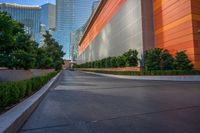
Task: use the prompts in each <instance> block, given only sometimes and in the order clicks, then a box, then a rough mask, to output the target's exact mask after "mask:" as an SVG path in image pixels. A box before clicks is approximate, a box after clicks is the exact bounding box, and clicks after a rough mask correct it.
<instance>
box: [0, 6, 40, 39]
mask: <svg viewBox="0 0 200 133" xmlns="http://www.w3.org/2000/svg"><path fill="white" fill-rule="evenodd" d="M0 11H5V12H7V13H8V14H9V15H10V16H11V17H12V18H13V19H15V20H16V21H18V22H20V23H22V24H24V25H25V31H26V32H27V33H29V34H30V35H31V36H32V39H33V40H35V41H37V42H38V43H39V42H40V15H41V14H40V11H41V7H39V6H30V5H18V4H8V3H0Z"/></svg>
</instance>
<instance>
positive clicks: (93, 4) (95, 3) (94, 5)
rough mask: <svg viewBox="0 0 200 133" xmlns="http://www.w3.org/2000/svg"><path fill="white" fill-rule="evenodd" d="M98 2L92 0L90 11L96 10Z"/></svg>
mask: <svg viewBox="0 0 200 133" xmlns="http://www.w3.org/2000/svg"><path fill="white" fill-rule="evenodd" d="M99 3H100V1H94V2H93V3H92V12H94V11H95V10H96V8H97V6H98V5H99Z"/></svg>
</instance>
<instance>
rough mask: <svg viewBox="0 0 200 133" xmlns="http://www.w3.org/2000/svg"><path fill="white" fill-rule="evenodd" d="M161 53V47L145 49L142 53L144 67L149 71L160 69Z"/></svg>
mask: <svg viewBox="0 0 200 133" xmlns="http://www.w3.org/2000/svg"><path fill="white" fill-rule="evenodd" d="M161 54H162V49H160V48H154V49H149V50H147V51H146V52H145V54H144V64H145V69H146V70H149V71H152V70H160V69H161Z"/></svg>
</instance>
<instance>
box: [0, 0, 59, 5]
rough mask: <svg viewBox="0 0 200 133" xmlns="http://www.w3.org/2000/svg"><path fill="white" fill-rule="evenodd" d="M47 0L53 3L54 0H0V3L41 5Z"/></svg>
mask: <svg viewBox="0 0 200 133" xmlns="http://www.w3.org/2000/svg"><path fill="white" fill-rule="evenodd" d="M48 2H49V3H54V4H55V0H0V3H17V4H24V5H43V4H45V3H48Z"/></svg>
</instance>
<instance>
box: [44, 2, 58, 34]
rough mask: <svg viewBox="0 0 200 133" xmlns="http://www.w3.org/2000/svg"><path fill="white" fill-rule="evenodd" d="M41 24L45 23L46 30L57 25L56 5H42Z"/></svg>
mask: <svg viewBox="0 0 200 133" xmlns="http://www.w3.org/2000/svg"><path fill="white" fill-rule="evenodd" d="M41 8H42V10H41V24H43V25H45V28H46V30H49V29H54V28H55V27H56V5H54V4H50V3H47V4H44V5H42V6H41Z"/></svg>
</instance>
